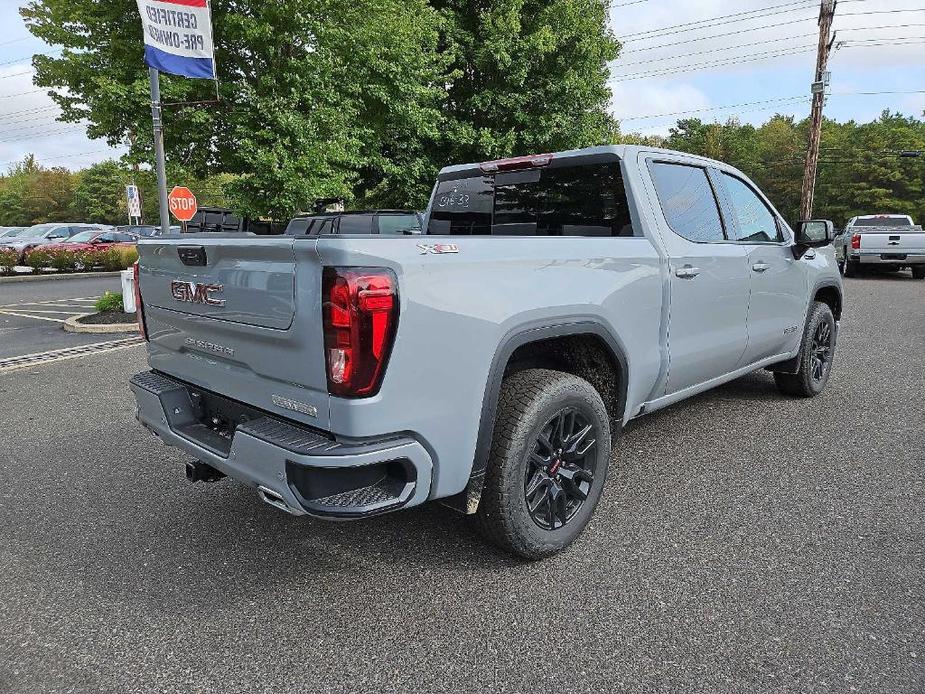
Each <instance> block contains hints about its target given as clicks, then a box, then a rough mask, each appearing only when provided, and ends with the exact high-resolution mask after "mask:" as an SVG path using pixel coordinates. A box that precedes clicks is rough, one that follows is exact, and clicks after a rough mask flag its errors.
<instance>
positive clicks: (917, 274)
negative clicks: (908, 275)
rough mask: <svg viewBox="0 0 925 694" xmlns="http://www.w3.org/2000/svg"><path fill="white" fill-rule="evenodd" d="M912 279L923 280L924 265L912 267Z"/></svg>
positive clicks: (924, 276) (924, 275)
mask: <svg viewBox="0 0 925 694" xmlns="http://www.w3.org/2000/svg"><path fill="white" fill-rule="evenodd" d="M912 277H913V279H917V280H925V265H913V266H912Z"/></svg>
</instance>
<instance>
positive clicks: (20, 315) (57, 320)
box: [0, 310, 67, 323]
mask: <svg viewBox="0 0 925 694" xmlns="http://www.w3.org/2000/svg"><path fill="white" fill-rule="evenodd" d="M0 315H2V316H16V317H17V318H34V319H35V320H50V321H54V322H55V323H64V322H66V320H67V319H65V318H48V317H47V316H33V315H30V314H28V313H14V312H13V311H3V310H0Z"/></svg>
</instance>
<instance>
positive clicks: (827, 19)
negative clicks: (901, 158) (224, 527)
mask: <svg viewBox="0 0 925 694" xmlns="http://www.w3.org/2000/svg"><path fill="white" fill-rule="evenodd" d="M837 3H838V0H822V6H821V8H820V9H819V50H818V53H817V54H816V79H815V81H814V82H813V86H812V93H813V107H812V113H811V115H810V126H809V127H810V129H809V146H808V148H807V150H806V168H805V169H804V171H803V192H802V198H801V201H800V219H810V218H811V217H812V216H813V197H814V196H815V192H816V169H817V168H818V165H819V145H820V142H821V140H822V108H823V106H825V88H826V87H827V86H828V79H827V78H828V75H827V72H826V68H827V67H828V64H829V54H830V53H831V52H832V44H833V43H835V37H834V36H833V35H832V21H833V20H834V19H835V5H836V4H837Z"/></svg>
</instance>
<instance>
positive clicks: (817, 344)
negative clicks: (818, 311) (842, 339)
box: [810, 322, 832, 382]
mask: <svg viewBox="0 0 925 694" xmlns="http://www.w3.org/2000/svg"><path fill="white" fill-rule="evenodd" d="M811 349H812V356H811V357H810V362H811V365H812V371H811V374H812V377H813V380H814V381H817V382H819V381H822V380H823V378H824V377H825V375H826V372H827V371H828V369H829V367H830V365H831V363H832V327H831V326H830V325H829V324H828V323H826V322H822V323H820V324H819V326H818V327H817V328H816V332H815V333H814V334H813V341H812V347H811Z"/></svg>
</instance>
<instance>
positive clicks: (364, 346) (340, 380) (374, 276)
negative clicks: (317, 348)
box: [322, 267, 398, 397]
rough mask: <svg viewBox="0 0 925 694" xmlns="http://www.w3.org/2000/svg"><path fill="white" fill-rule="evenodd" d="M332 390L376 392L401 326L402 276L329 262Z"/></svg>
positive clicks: (326, 294)
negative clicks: (399, 318) (400, 278)
mask: <svg viewBox="0 0 925 694" xmlns="http://www.w3.org/2000/svg"><path fill="white" fill-rule="evenodd" d="M322 291H323V294H322V296H323V302H324V303H323V306H322V311H323V314H324V351H325V356H326V359H327V367H328V392H329V393H331V394H332V395H341V396H345V397H369V396H371V395H375V394H376V392H377V391H378V390H379V385H380V383H381V382H382V376H383V374H384V373H385V366H386V364H387V363H388V360H389V352H390V351H391V349H392V342H393V341H394V339H395V330H396V328H397V326H398V281H397V280H396V278H395V274H394V273H393V272H392V271H391V270H388V269H386V268H337V267H326V268H325V269H324V277H323V280H322Z"/></svg>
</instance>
